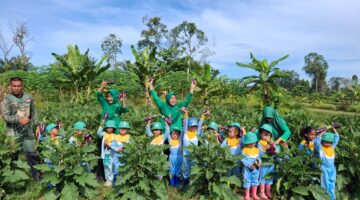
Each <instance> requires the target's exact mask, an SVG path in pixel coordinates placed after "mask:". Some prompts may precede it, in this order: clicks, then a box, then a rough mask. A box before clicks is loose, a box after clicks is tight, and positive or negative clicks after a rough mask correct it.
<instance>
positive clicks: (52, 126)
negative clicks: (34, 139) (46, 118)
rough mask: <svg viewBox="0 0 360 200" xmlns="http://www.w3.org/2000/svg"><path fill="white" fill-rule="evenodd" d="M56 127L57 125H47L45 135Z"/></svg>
mask: <svg viewBox="0 0 360 200" xmlns="http://www.w3.org/2000/svg"><path fill="white" fill-rule="evenodd" d="M57 127H58V125H56V124H54V123H52V124H49V125H47V126H46V133H47V134H50V131H51V130H52V129H54V128H57Z"/></svg>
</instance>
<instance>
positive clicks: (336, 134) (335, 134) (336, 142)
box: [332, 128, 340, 149]
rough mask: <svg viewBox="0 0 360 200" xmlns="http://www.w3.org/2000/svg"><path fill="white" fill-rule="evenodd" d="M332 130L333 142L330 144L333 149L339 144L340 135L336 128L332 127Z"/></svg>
mask: <svg viewBox="0 0 360 200" xmlns="http://www.w3.org/2000/svg"><path fill="white" fill-rule="evenodd" d="M333 131H334V137H335V138H334V140H335V141H334V143H333V144H332V147H333V148H334V149H335V148H336V146H337V145H338V144H339V141H340V135H339V133H338V132H337V130H336V129H335V128H333Z"/></svg>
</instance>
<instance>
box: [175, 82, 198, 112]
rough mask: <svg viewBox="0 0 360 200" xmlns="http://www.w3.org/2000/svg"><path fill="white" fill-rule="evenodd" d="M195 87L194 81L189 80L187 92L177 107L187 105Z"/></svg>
mask: <svg viewBox="0 0 360 200" xmlns="http://www.w3.org/2000/svg"><path fill="white" fill-rule="evenodd" d="M195 87H196V81H195V80H193V81H192V82H191V86H190V91H189V93H188V94H187V95H186V98H185V99H184V100H183V101H182V102H180V103H179V107H188V106H189V104H190V103H191V101H192V97H193V93H194V89H195Z"/></svg>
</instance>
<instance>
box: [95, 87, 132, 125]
mask: <svg viewBox="0 0 360 200" xmlns="http://www.w3.org/2000/svg"><path fill="white" fill-rule="evenodd" d="M107 85H108V84H107V82H106V81H103V82H102V84H101V87H100V88H99V89H98V91H96V98H97V99H98V101H99V102H100V105H101V108H102V111H101V120H103V119H104V117H105V114H106V113H107V119H106V120H114V121H115V122H116V124H120V121H121V114H123V113H127V112H129V108H128V107H127V105H126V103H125V98H124V97H120V98H119V92H118V90H116V89H109V91H107V92H105V91H104V89H105V87H106V86H107ZM104 123H105V122H104Z"/></svg>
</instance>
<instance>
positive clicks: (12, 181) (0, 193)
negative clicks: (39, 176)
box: [0, 123, 30, 199]
mask: <svg viewBox="0 0 360 200" xmlns="http://www.w3.org/2000/svg"><path fill="white" fill-rule="evenodd" d="M20 149H21V148H20V147H19V145H18V144H17V143H16V142H15V141H14V140H13V138H9V137H7V136H6V131H5V125H4V124H3V123H0V199H4V198H5V197H9V196H11V195H14V194H18V193H19V191H20V189H25V188H26V184H27V183H29V180H30V177H29V175H28V172H29V169H30V167H29V166H28V164H27V163H26V161H23V160H21V159H19V160H14V159H13V158H14V153H15V152H17V151H20Z"/></svg>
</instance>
